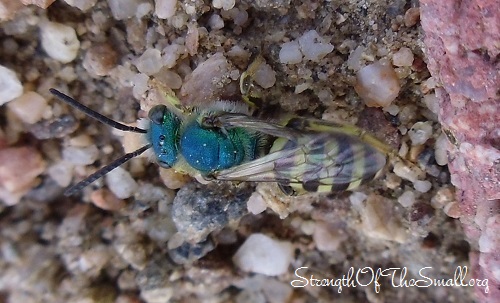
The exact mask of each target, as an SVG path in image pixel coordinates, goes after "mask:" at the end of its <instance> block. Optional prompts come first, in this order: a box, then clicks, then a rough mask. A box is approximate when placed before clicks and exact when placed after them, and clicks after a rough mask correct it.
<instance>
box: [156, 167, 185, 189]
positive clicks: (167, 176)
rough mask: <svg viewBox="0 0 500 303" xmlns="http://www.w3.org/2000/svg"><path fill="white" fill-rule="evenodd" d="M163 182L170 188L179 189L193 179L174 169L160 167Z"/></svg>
mask: <svg viewBox="0 0 500 303" xmlns="http://www.w3.org/2000/svg"><path fill="white" fill-rule="evenodd" d="M159 170H160V178H161V180H162V181H163V184H165V186H166V187H167V188H170V189H179V188H181V187H183V186H184V185H185V184H186V183H188V182H189V181H191V177H190V176H188V175H184V174H181V173H177V172H175V170H173V169H166V168H161V167H160V168H159Z"/></svg>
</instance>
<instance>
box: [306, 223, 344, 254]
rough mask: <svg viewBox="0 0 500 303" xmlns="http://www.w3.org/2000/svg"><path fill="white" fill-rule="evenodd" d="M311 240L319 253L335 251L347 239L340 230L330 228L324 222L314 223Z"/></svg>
mask: <svg viewBox="0 0 500 303" xmlns="http://www.w3.org/2000/svg"><path fill="white" fill-rule="evenodd" d="M313 239H314V242H315V243H316V247H317V248H318V250H320V251H335V250H337V249H338V248H339V246H340V244H342V242H343V241H345V240H346V239H347V235H346V234H345V233H344V232H342V230H339V229H336V228H332V227H331V226H329V225H328V224H327V223H325V222H316V226H315V228H314V233H313Z"/></svg>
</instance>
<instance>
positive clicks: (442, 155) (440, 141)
mask: <svg viewBox="0 0 500 303" xmlns="http://www.w3.org/2000/svg"><path fill="white" fill-rule="evenodd" d="M434 148H435V151H434V157H435V158H436V163H437V164H438V165H441V166H444V165H446V164H448V139H447V138H446V135H445V134H444V133H441V135H439V137H438V138H437V140H436V143H435V144H434Z"/></svg>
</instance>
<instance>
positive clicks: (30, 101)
mask: <svg viewBox="0 0 500 303" xmlns="http://www.w3.org/2000/svg"><path fill="white" fill-rule="evenodd" d="M7 106H8V107H9V109H10V110H11V111H13V112H14V113H15V114H16V115H17V116H18V117H19V119H21V120H22V121H23V122H25V123H28V124H33V123H36V122H38V121H40V119H42V116H43V113H44V112H45V110H46V108H47V100H45V98H44V97H42V96H41V95H39V94H38V93H35V92H27V93H25V94H23V95H22V96H20V97H18V98H16V99H14V100H12V102H9V104H8V105H7Z"/></svg>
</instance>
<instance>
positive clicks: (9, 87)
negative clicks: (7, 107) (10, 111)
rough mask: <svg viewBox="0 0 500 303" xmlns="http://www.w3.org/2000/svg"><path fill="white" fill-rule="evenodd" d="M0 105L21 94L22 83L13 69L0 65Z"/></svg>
mask: <svg viewBox="0 0 500 303" xmlns="http://www.w3.org/2000/svg"><path fill="white" fill-rule="evenodd" d="M0 91H1V92H2V93H1V94H0V105H2V104H5V103H7V102H9V101H11V100H14V99H15V98H17V97H19V96H21V95H22V94H23V85H22V84H21V81H19V78H17V75H16V73H15V72H14V71H12V70H10V69H8V68H6V67H5V66H2V65H0Z"/></svg>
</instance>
